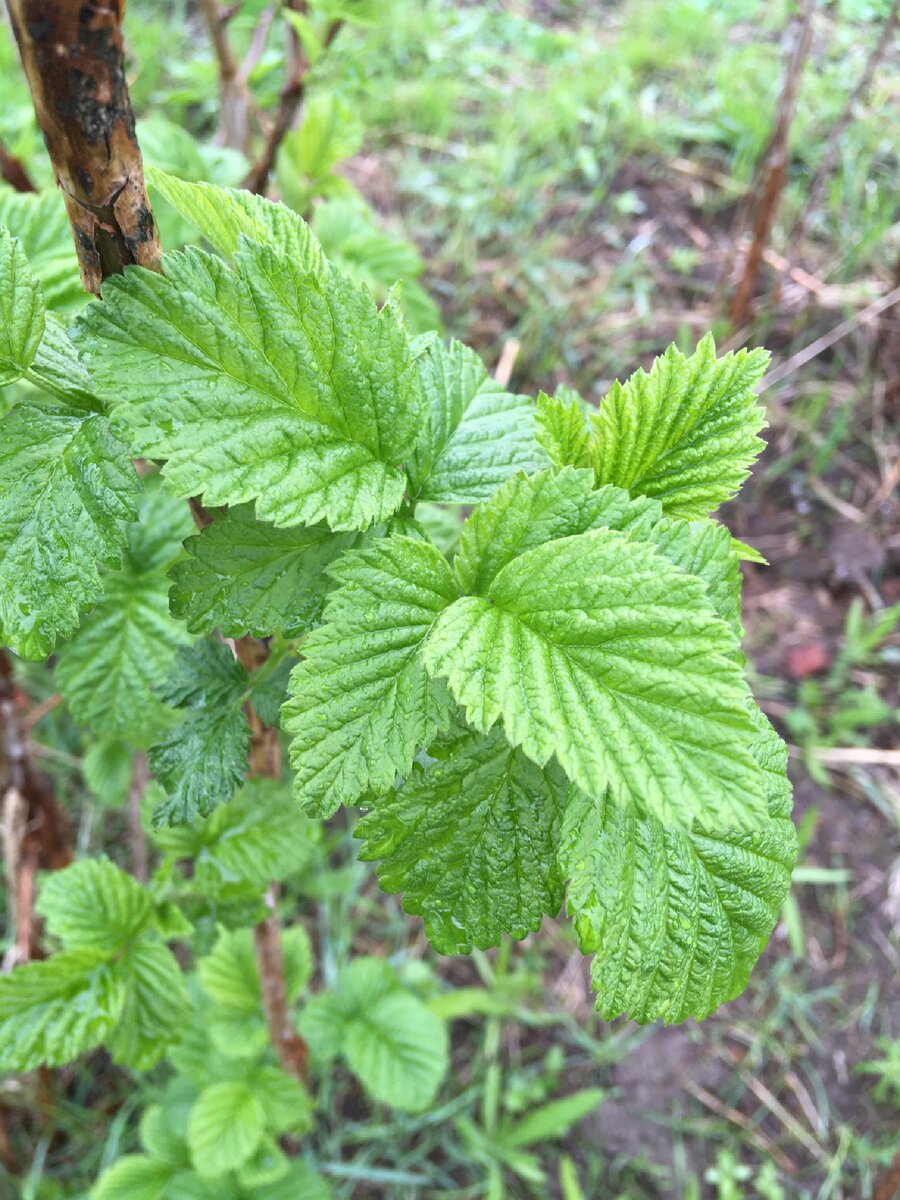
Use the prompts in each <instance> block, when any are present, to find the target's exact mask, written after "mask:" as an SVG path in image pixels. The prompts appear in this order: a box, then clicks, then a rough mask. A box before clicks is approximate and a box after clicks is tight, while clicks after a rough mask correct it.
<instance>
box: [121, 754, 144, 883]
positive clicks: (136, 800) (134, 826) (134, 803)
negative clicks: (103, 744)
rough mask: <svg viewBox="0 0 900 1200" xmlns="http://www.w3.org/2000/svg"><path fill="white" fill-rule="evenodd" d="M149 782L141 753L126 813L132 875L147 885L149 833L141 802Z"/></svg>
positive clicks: (133, 772)
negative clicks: (144, 820) (142, 814)
mask: <svg viewBox="0 0 900 1200" xmlns="http://www.w3.org/2000/svg"><path fill="white" fill-rule="evenodd" d="M149 782H150V772H149V770H148V769H147V755H146V754H145V753H144V752H143V751H140V752H139V753H138V754H137V755H135V759H134V767H133V769H132V772H131V783H130V784H129V785H128V809H127V812H126V820H127V823H128V843H129V845H130V847H131V873H132V875H133V876H134V877H135V879H136V880H137V881H138V883H146V882H147V880H148V879H149V878H150V855H149V853H148V848H147V832H146V830H145V829H144V822H143V821H142V820H141V802H142V801H143V799H144V792H146V790H147V784H148V783H149Z"/></svg>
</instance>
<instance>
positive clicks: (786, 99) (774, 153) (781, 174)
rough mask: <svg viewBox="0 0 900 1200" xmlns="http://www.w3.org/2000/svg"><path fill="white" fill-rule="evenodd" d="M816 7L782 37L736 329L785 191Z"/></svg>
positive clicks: (736, 303) (734, 314) (809, 1)
mask: <svg viewBox="0 0 900 1200" xmlns="http://www.w3.org/2000/svg"><path fill="white" fill-rule="evenodd" d="M815 10H816V0H805V2H804V6H803V8H802V10H801V12H800V14H799V15H798V17H797V18H796V19H795V20H794V21H792V23H791V25H790V27H789V29H788V33H787V34H786V36H785V41H786V43H787V46H788V53H787V57H786V60H785V67H784V73H783V75H782V81H781V88H780V92H779V96H778V108H777V110H776V113H775V124H774V126H773V128H772V133H771V136H770V138H769V144H768V146H767V147H766V151H765V153H764V154H763V156H762V159H761V160H760V169H759V176H758V177H759V179H760V188H759V192H758V196H759V199H758V201H757V204H756V213H755V216H754V220H753V235H752V239H751V242H750V248H749V249H748V251H747V255H746V258H745V259H744V263H743V268H742V271H741V275H740V278H739V280H738V284H737V287H736V288H735V291H734V296H733V298H732V301H731V311H730V315H729V319H730V321H731V325H732V328H735V329H736V328H741V327H743V326H744V325H745V323H746V321H747V317H748V315H749V313H750V307H751V304H752V301H753V294H754V291H755V289H756V277H757V275H758V274H759V268H760V266H761V265H762V260H763V255H764V254H765V251H766V246H767V245H768V241H769V235H770V234H771V232H772V225H773V224H774V221H775V215H776V213H777V212H778V205H779V203H780V201H781V193H782V191H783V190H784V184H785V180H786V178H787V164H788V145H789V142H790V136H791V126H792V124H793V122H794V113H795V111H796V108H797V92H798V90H799V87H800V79H801V76H802V74H803V68H804V66H805V64H806V59H807V57H808V56H809V49H810V46H811V44H812V23H813V15H814V13H815Z"/></svg>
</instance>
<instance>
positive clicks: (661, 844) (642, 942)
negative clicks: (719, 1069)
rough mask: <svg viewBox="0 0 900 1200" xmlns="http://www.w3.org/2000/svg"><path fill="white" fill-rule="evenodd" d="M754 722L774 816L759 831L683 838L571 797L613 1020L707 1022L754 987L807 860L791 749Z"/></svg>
mask: <svg viewBox="0 0 900 1200" xmlns="http://www.w3.org/2000/svg"><path fill="white" fill-rule="evenodd" d="M755 726H756V729H757V731H758V734H757V738H756V740H755V742H754V743H753V754H754V757H755V759H756V761H757V762H758V764H759V766H760V769H761V773H762V775H763V779H764V785H765V794H766V802H767V809H768V819H767V821H766V822H765V823H764V824H763V825H761V826H760V827H759V828H758V829H755V830H752V831H749V832H739V831H736V830H729V831H726V832H724V833H717V834H713V833H711V832H709V831H707V830H705V829H701V828H700V827H699V826H698V827H697V828H695V829H694V830H693V831H692V832H690V833H681V832H678V831H677V830H674V829H672V828H667V827H666V826H665V825H663V824H662V823H661V822H660V821H658V820H656V819H655V818H654V817H639V816H636V815H635V814H633V813H628V812H626V811H625V810H623V809H622V807H621V806H619V805H617V804H615V803H614V802H613V801H612V800H611V799H609V798H608V797H607V798H604V799H602V800H593V799H590V798H589V797H587V796H585V795H584V794H583V793H577V792H576V793H574V794H573V795H572V797H571V799H570V804H569V808H568V810H567V813H566V821H565V832H564V837H563V850H562V854H561V861H562V866H563V870H564V872H565V874H566V876H567V877H568V879H569V887H568V908H569V911H570V913H571V914H572V916H573V918H574V921H575V928H576V931H577V933H578V938H579V942H580V943H581V948H582V950H583V951H584V952H585V953H594V954H595V955H596V957H595V958H594V961H593V964H592V969H591V977H592V980H593V983H594V987H595V988H596V990H597V992H598V993H599V995H598V1000H597V1008H598V1010H599V1011H600V1013H601V1014H602V1016H603V1017H604V1019H605V1020H611V1019H612V1018H613V1017H616V1016H619V1015H621V1014H623V1013H627V1014H628V1015H629V1016H631V1017H632V1018H633V1019H634V1020H636V1021H639V1022H642V1023H643V1022H649V1021H656V1020H659V1019H662V1020H663V1021H665V1022H667V1023H670V1022H675V1021H683V1020H686V1019H687V1018H688V1017H690V1016H693V1017H696V1018H697V1019H698V1020H702V1019H703V1018H704V1017H706V1016H708V1015H709V1014H710V1013H711V1012H712V1011H713V1010H714V1009H716V1008H717V1007H718V1006H719V1005H720V1004H723V1003H725V1002H726V1001H728V1000H731V999H733V998H734V997H735V996H737V995H738V994H739V993H740V992H741V991H743V989H744V987H745V986H746V983H747V979H748V977H749V974H750V971H751V969H752V967H753V965H754V963H755V962H756V960H757V958H758V957H759V955H760V953H761V951H762V949H763V947H764V946H765V944H766V942H767V940H768V937H769V934H770V933H771V931H772V929H773V927H774V925H775V922H776V920H777V919H778V913H779V910H780V908H781V905H782V903H783V901H784V898H785V896H786V895H787V892H788V888H789V887H790V879H791V870H792V868H793V865H794V861H795V859H796V855H797V838H796V833H795V831H794V827H793V825H792V824H791V820H790V811H791V789H790V784H789V783H788V780H787V776H786V774H785V770H786V764H787V751H786V748H785V746H784V744H783V743H782V742H781V740H780V738H779V737H778V736H777V734H775V732H774V731H773V730H772V728H771V726H770V725H769V724H768V722H767V721H766V719H765V718H764V717H763V716H762V714H760V713H758V711H757V713H756V715H755Z"/></svg>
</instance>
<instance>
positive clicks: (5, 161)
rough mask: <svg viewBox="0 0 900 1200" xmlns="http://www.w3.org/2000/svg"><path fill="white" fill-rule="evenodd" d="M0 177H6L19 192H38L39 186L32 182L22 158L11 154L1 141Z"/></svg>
mask: <svg viewBox="0 0 900 1200" xmlns="http://www.w3.org/2000/svg"><path fill="white" fill-rule="evenodd" d="M0 178H2V179H4V180H5V181H6V182H7V183H8V184H9V186H10V187H11V188H15V190H16V191H17V192H36V191H37V188H36V187H35V186H34V184H33V183H32V182H31V176H30V175H29V174H28V172H27V171H26V170H25V164H24V163H23V162H22V161H21V159H18V158H16V156H15V155H14V154H10V152H9V151H8V150H7V148H6V147H5V146H4V145H3V143H2V142H0Z"/></svg>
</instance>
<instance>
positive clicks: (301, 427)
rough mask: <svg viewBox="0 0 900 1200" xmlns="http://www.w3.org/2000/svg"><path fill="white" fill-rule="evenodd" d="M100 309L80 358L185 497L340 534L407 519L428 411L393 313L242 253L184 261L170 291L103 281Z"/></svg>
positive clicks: (137, 282) (247, 249)
mask: <svg viewBox="0 0 900 1200" xmlns="http://www.w3.org/2000/svg"><path fill="white" fill-rule="evenodd" d="M104 300H105V302H104V303H102V304H99V303H98V304H93V305H91V306H90V307H89V309H88V310H87V312H86V313H85V314H84V315H83V316H82V317H81V318H80V319H79V324H78V327H77V328H78V337H79V341H80V344H81V346H82V348H83V349H84V351H85V352H86V353H87V354H89V355H90V356H91V361H92V364H93V368H94V377H95V381H96V384H97V387H98V389H99V391H100V393H101V394H102V395H103V396H104V397H106V398H107V399H108V400H109V402H110V404H111V405H113V406H114V407H115V410H116V412H117V413H118V414H119V415H120V416H121V417H122V418H123V420H124V421H125V422H126V423H127V425H128V427H129V429H130V433H131V439H132V447H133V449H134V451H135V453H137V454H142V455H145V456H147V457H151V458H157V459H165V460H167V461H166V463H165V466H164V468H163V470H164V474H165V475H166V476H167V478H168V479H169V481H170V483H171V485H172V487H173V489H174V491H175V492H176V493H177V494H178V495H179V496H184V497H188V496H194V495H201V494H202V497H203V500H204V502H205V503H206V504H207V505H210V506H216V505H222V504H225V505H233V504H241V503H243V502H245V501H249V500H254V499H255V500H256V513H257V516H258V517H259V518H260V519H262V520H269V521H273V522H274V523H275V524H276V525H294V524H307V525H312V524H315V523H317V522H319V521H323V520H324V521H327V522H328V524H329V525H330V526H331V528H333V529H337V530H349V529H364V528H366V527H367V526H368V525H370V524H372V523H373V522H378V521H382V520H384V519H386V518H387V517H388V516H390V515H391V513H393V512H394V511H395V510H396V509H397V508H398V507H399V505H400V503H401V501H402V499H403V493H404V488H405V486H406V475H405V473H404V471H403V470H402V466H401V464H402V463H403V461H404V460H405V459H406V457H407V455H408V454H409V452H410V451H411V450H412V447H413V444H414V442H415V439H416V436H417V434H418V431H419V426H420V423H421V416H422V407H423V404H422V397H421V389H420V384H419V380H418V375H417V372H416V367H415V363H414V360H413V358H412V353H411V350H410V347H409V342H408V339H407V336H406V332H405V330H404V328H403V326H402V322H401V321H400V319H399V317H398V315H397V313H396V311H395V310H394V308H393V306H392V305H390V304H389V305H385V307H384V308H382V309H381V310H380V311H379V310H378V309H376V307H375V304H374V302H373V301H372V299H371V298H370V297H369V295H368V293H366V292H364V291H362V290H360V289H359V288H357V287H356V286H355V285H353V284H351V283H350V282H349V281H348V280H346V279H344V278H343V277H342V276H340V275H338V274H337V272H335V271H333V270H330V269H329V271H328V273H327V275H326V276H325V277H324V278H322V279H319V278H317V277H314V276H312V275H308V274H306V273H305V272H304V270H303V269H302V267H300V266H299V265H298V264H297V263H296V261H294V260H293V259H292V258H290V257H287V256H285V255H280V254H279V253H278V252H277V251H275V250H272V249H271V248H270V247H263V246H258V245H256V244H254V243H248V242H245V243H243V245H242V248H241V249H240V250H239V251H238V252H237V253H236V255H235V266H234V269H233V270H232V269H230V268H229V267H228V266H226V264H225V263H224V262H223V261H222V260H221V259H219V258H216V257H214V256H212V255H209V254H205V253H203V252H202V251H199V250H188V251H187V252H185V253H184V254H173V255H170V256H169V257H168V258H167V260H166V276H165V277H164V276H162V275H156V274H153V273H152V272H149V271H141V270H138V269H135V270H131V271H128V272H126V274H125V275H123V276H116V277H114V278H112V279H110V280H108V281H107V282H106V284H105V285H104Z"/></svg>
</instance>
